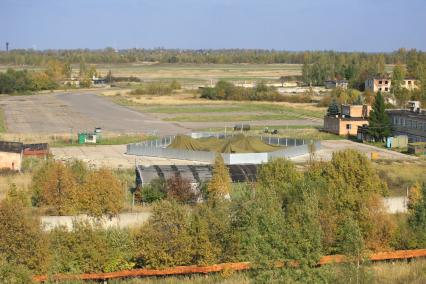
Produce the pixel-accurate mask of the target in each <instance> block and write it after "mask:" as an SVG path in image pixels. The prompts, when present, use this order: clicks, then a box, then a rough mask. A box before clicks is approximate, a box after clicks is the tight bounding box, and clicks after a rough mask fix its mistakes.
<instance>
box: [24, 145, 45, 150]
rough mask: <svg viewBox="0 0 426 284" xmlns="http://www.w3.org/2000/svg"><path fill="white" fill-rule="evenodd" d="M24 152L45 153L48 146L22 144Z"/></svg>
mask: <svg viewBox="0 0 426 284" xmlns="http://www.w3.org/2000/svg"><path fill="white" fill-rule="evenodd" d="M24 149H25V150H27V149H28V150H31V151H46V150H49V144H47V143H37V144H24Z"/></svg>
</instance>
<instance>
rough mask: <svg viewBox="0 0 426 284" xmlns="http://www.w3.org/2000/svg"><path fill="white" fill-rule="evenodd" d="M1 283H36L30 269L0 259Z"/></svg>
mask: <svg viewBox="0 0 426 284" xmlns="http://www.w3.org/2000/svg"><path fill="white" fill-rule="evenodd" d="M0 282H1V283H4V284H20V283H26V284H32V283H34V281H33V279H32V277H31V271H30V270H28V268H26V267H25V266H23V265H17V264H14V263H11V262H9V261H7V260H4V259H0Z"/></svg>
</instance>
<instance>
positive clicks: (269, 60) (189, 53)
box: [0, 48, 426, 66]
mask: <svg viewBox="0 0 426 284" xmlns="http://www.w3.org/2000/svg"><path fill="white" fill-rule="evenodd" d="M419 57H421V58H422V59H423V60H424V59H425V58H426V53H425V52H422V51H418V50H415V49H412V50H406V49H402V48H401V49H399V50H397V51H394V52H389V53H367V52H336V51H297V52H295V51H276V50H257V49H217V50H210V49H205V50H182V49H161V48H158V49H126V50H115V49H113V48H105V49H99V50H89V49H75V50H45V51H35V50H17V49H16V50H11V51H9V52H4V51H3V52H0V64H14V65H33V66H42V65H45V64H46V63H47V62H48V61H49V60H52V59H57V60H61V61H62V60H63V61H67V62H69V63H80V62H81V61H84V62H85V63H89V64H99V63H136V62H147V61H148V62H161V63H198V64H200V63H212V64H231V63H256V64H273V63H281V64H303V63H314V62H320V61H324V60H325V61H328V62H330V63H334V62H347V63H351V62H361V61H377V62H380V63H383V64H398V63H400V64H405V63H406V61H407V60H410V58H411V59H412V58H419Z"/></svg>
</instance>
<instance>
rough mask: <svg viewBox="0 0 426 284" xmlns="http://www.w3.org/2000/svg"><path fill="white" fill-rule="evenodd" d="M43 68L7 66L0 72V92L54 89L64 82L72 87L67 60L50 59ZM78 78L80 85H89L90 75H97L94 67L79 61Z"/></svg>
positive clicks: (90, 81) (90, 82)
mask: <svg viewBox="0 0 426 284" xmlns="http://www.w3.org/2000/svg"><path fill="white" fill-rule="evenodd" d="M44 67H45V70H41V71H28V70H26V69H25V70H15V69H12V68H8V69H7V70H6V72H4V73H2V72H0V94H16V93H18V94H22V93H26V92H33V91H43V90H54V89H57V88H58V87H59V86H60V85H62V84H63V83H64V82H67V83H66V84H65V87H73V85H72V83H71V82H70V81H69V80H70V79H71V77H72V72H73V70H72V67H71V64H70V63H69V62H62V61H59V60H50V61H48V62H47V63H46V65H44ZM78 74H79V75H78V78H79V80H80V87H90V86H91V84H92V77H93V76H97V71H96V68H95V67H94V66H93V65H87V64H86V63H85V62H80V65H79V73H78Z"/></svg>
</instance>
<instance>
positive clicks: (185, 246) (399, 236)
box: [0, 150, 426, 283]
mask: <svg viewBox="0 0 426 284" xmlns="http://www.w3.org/2000/svg"><path fill="white" fill-rule="evenodd" d="M312 155H313V154H312ZM76 172H78V171H76ZM57 178H58V179H60V176H58V177H57ZM36 180H37V179H36ZM168 183H169V185H168V186H169V188H170V189H173V190H174V191H175V192H174V193H167V194H166V195H167V196H165V197H162V198H160V200H157V201H156V202H154V208H153V211H152V216H151V218H150V219H149V220H148V221H147V222H146V223H144V224H143V225H142V226H141V227H139V228H134V229H131V230H130V229H118V228H114V229H107V230H105V229H102V228H101V227H99V226H96V225H90V224H87V223H75V224H74V229H73V230H72V231H68V230H67V229H66V228H64V227H58V228H55V229H54V230H52V231H50V232H45V231H43V230H42V227H41V225H40V221H39V219H38V218H37V216H35V215H34V214H31V208H30V207H29V206H28V201H27V200H26V197H25V196H24V195H22V194H21V193H20V191H16V190H14V189H13V188H12V189H11V190H10V191H9V193H8V195H7V198H6V199H5V200H3V201H2V202H0V229H1V230H2V234H1V235H0V259H1V262H2V263H5V265H3V266H2V267H1V268H0V279H3V281H4V279H7V278H6V277H15V278H17V277H18V278H19V279H28V277H29V275H31V274H34V273H81V272H100V271H105V272H109V271H115V270H120V269H131V268H137V267H147V268H148V267H151V268H161V267H169V266H177V265H207V264H214V263H220V262H228V261H252V262H253V263H254V264H255V265H256V268H257V269H255V270H254V271H252V272H251V273H252V277H254V279H256V281H257V282H263V283H268V282H270V281H284V282H286V281H287V282H302V283H303V282H315V283H318V282H326V279H327V278H326V275H327V273H330V271H328V272H327V271H326V270H323V269H317V268H315V267H316V264H317V262H318V260H319V258H320V257H321V256H323V255H327V254H344V255H347V256H349V257H350V259H352V261H353V263H356V265H355V266H353V267H355V270H359V269H360V267H362V265H363V259H364V256H366V255H367V254H368V253H369V252H374V251H383V250H391V249H408V248H424V247H426V221H425V220H426V185H423V186H420V185H418V184H416V185H413V186H412V188H411V189H410V194H409V196H410V198H409V211H408V213H407V214H404V215H398V216H396V217H394V216H391V215H389V214H388V213H386V212H385V209H384V207H383V203H382V197H383V196H384V195H386V194H387V186H386V184H385V182H383V181H382V180H381V179H380V177H379V176H378V175H377V173H376V171H375V170H374V168H373V166H372V164H371V162H370V161H369V160H368V159H367V158H366V157H365V156H364V155H363V154H361V153H358V152H356V151H353V150H345V151H342V152H337V153H335V154H333V157H332V160H331V161H330V162H319V161H316V160H315V159H314V158H313V159H311V162H310V163H309V165H308V168H307V169H306V171H300V170H298V169H297V168H296V166H295V164H293V163H292V162H290V161H288V160H284V159H276V160H273V161H270V162H268V163H267V164H265V165H262V166H261V167H260V169H259V171H258V176H257V182H255V183H251V184H245V185H240V186H238V187H234V186H232V185H231V183H230V178H229V173H228V172H227V168H226V167H225V166H224V164H223V160H221V159H220V158H219V157H218V158H217V159H216V161H215V165H214V171H213V178H212V180H211V182H210V183H208V184H207V185H206V186H205V189H204V190H203V191H202V195H203V202H194V200H193V199H192V197H191V196H190V198H181V197H182V196H187V195H186V194H182V192H181V191H180V188H182V182H181V181H179V180H177V179H175V180H172V181H168ZM104 187H107V185H104ZM55 192H58V190H56V191H55ZM143 195H144V193H143V191H142V197H143ZM278 260H279V261H284V262H291V261H298V263H299V264H300V265H299V267H298V268H297V269H296V268H286V267H284V268H281V269H273V266H274V261H278ZM355 270H354V271H355ZM351 271H352V270H350V271H346V272H347V273H352V272H353V271H352V272H351ZM351 275H353V276H354V275H355V273H354V274H351ZM1 277H3V278H1ZM25 277H27V278H25ZM351 277H352V276H351ZM9 279H10V278H9ZM18 282H19V281H18ZM24 282H25V281H24ZM26 283H28V282H26Z"/></svg>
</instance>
